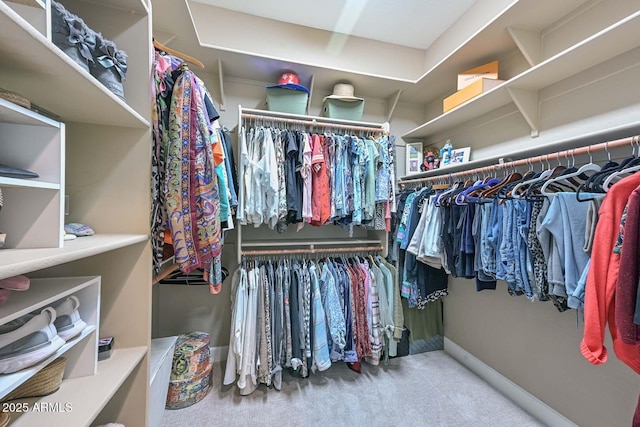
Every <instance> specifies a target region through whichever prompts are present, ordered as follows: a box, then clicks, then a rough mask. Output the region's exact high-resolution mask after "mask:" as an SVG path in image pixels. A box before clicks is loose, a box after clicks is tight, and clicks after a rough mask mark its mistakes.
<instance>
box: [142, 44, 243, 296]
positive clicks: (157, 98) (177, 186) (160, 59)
mask: <svg viewBox="0 0 640 427" xmlns="http://www.w3.org/2000/svg"><path fill="white" fill-rule="evenodd" d="M152 93H153V97H152V102H153V108H152V112H153V150H152V213H151V233H152V247H153V268H154V272H155V273H156V274H157V273H158V272H159V270H160V266H161V264H162V261H163V246H164V243H165V242H166V241H171V243H172V245H173V252H174V256H175V262H176V264H177V265H178V266H179V268H180V270H181V271H182V272H184V273H188V272H190V271H193V270H195V269H205V270H206V271H207V272H210V273H211V275H210V283H211V285H212V292H217V291H219V286H220V284H221V282H222V274H221V271H222V270H221V263H220V256H221V250H222V231H223V230H226V229H232V228H233V219H232V211H233V209H234V208H235V207H237V205H238V200H237V189H238V179H237V175H236V170H235V161H234V155H233V148H232V141H231V135H230V134H229V130H228V129H226V128H225V127H222V126H221V125H220V124H219V122H218V119H219V114H218V112H217V111H216V109H215V107H214V105H213V102H212V98H211V95H210V94H209V92H208V90H207V88H206V86H205V85H204V83H203V81H202V80H200V79H199V78H198V77H197V76H196V75H195V74H194V73H193V72H192V71H190V70H189V69H188V68H187V66H186V64H184V61H182V60H180V59H178V58H175V57H173V56H171V55H167V54H164V53H161V52H155V57H154V67H153V85H152ZM165 232H170V234H171V239H169V238H168V236H165Z"/></svg>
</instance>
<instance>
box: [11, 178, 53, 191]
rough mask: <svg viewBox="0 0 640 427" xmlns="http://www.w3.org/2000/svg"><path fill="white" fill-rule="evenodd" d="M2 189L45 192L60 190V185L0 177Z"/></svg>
mask: <svg viewBox="0 0 640 427" xmlns="http://www.w3.org/2000/svg"><path fill="white" fill-rule="evenodd" d="M0 187H14V188H42V189H45V190H60V184H56V183H54V182H43V181H33V180H28V179H17V178H6V177H3V176H0Z"/></svg>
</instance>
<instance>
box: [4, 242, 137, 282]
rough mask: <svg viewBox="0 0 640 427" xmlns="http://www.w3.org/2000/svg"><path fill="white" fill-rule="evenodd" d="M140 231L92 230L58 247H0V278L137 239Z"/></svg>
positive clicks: (121, 246) (87, 254)
mask: <svg viewBox="0 0 640 427" xmlns="http://www.w3.org/2000/svg"><path fill="white" fill-rule="evenodd" d="M148 238H149V237H148V236H147V235H144V234H96V235H93V236H89V237H80V238H78V239H76V240H70V241H66V242H64V247H62V248H44V249H3V250H0V279H4V278H6V277H11V276H16V275H18V274H25V273H28V272H30V271H35V270H41V269H43V268H48V267H53V266H56V265H59V264H64V263H67V262H71V261H75V260H78V259H82V258H86V257H89V256H93V255H98V254H101V253H104V252H109V251H113V250H115V249H119V248H124V247H126V246H130V245H135V244H137V243H142V242H146V241H147V240H148Z"/></svg>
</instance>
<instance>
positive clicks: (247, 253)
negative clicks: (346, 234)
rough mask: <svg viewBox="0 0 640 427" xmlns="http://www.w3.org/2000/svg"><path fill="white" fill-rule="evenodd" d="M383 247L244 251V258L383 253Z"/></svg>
mask: <svg viewBox="0 0 640 427" xmlns="http://www.w3.org/2000/svg"><path fill="white" fill-rule="evenodd" d="M383 250H384V247H383V246H355V247H350V248H322V249H316V248H309V249H270V250H260V251H242V252H241V253H242V256H259V255H293V254H332V253H350V252H382V251H383Z"/></svg>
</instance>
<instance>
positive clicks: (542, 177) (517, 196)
mask: <svg viewBox="0 0 640 427" xmlns="http://www.w3.org/2000/svg"><path fill="white" fill-rule="evenodd" d="M540 159H541V160H540V163H541V164H542V165H543V166H544V163H542V156H541V157H540ZM545 160H546V161H547V169H546V170H544V171H543V172H542V173H541V174H540V176H539V177H537V178H532V179H528V180H526V181H522V182H520V183H518V184H517V185H516V186H515V187H513V188H512V189H511V197H513V198H514V199H520V198H521V195H520V193H519V192H518V190H520V188H522V187H524V186H525V185H526V186H528V185H530V184H533V183H536V182H539V181H543V180H545V179H547V177H548V176H549V175H551V173H553V168H552V167H551V164H549V156H548V155H545Z"/></svg>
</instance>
